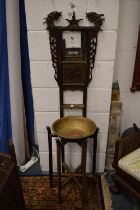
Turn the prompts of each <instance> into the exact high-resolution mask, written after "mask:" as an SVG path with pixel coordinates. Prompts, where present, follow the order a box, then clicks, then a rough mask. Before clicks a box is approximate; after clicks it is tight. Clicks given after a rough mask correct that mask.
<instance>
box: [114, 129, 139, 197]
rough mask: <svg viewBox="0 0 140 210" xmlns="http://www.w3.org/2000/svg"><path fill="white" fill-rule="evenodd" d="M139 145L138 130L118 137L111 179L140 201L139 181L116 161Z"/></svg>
mask: <svg viewBox="0 0 140 210" xmlns="http://www.w3.org/2000/svg"><path fill="white" fill-rule="evenodd" d="M139 147H140V131H139V130H135V131H134V132H132V133H130V134H128V136H125V137H123V138H119V139H118V140H117V142H116V146H115V154H114V161H113V163H112V166H113V168H114V169H115V173H114V174H113V175H112V178H113V180H114V181H115V183H116V184H117V185H118V186H121V187H123V188H124V189H125V190H126V191H127V192H128V193H130V195H132V196H134V198H135V199H137V200H138V201H140V182H139V181H137V180H136V179H135V178H133V177H132V176H130V175H129V174H128V173H126V172H125V171H123V170H122V169H121V168H119V166H118V161H119V160H120V159H121V158H122V157H124V156H125V155H127V154H129V153H130V152H132V151H134V150H135V149H137V148H139Z"/></svg>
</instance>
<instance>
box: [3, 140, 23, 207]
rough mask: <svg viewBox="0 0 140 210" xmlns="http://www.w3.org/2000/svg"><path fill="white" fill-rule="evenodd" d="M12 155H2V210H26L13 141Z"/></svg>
mask: <svg viewBox="0 0 140 210" xmlns="http://www.w3.org/2000/svg"><path fill="white" fill-rule="evenodd" d="M9 147H10V154H11V155H6V154H3V153H0V209H1V210H25V204H24V199H23V195H22V190H21V184H20V180H19V175H18V171H17V165H16V162H15V160H16V159H15V152H14V147H13V144H12V141H10V142H9Z"/></svg>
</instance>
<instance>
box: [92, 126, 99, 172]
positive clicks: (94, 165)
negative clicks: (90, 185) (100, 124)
mask: <svg viewBox="0 0 140 210" xmlns="http://www.w3.org/2000/svg"><path fill="white" fill-rule="evenodd" d="M98 132H99V128H96V131H95V133H94V135H93V161H92V162H93V169H92V170H93V171H92V172H93V173H95V171H96V151H97V136H98Z"/></svg>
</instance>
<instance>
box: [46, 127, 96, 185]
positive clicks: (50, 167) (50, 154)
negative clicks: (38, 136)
mask: <svg viewBox="0 0 140 210" xmlns="http://www.w3.org/2000/svg"><path fill="white" fill-rule="evenodd" d="M46 128H47V132H48V147H49V177H50V187H53V159H52V137H56V136H55V135H54V134H53V133H52V132H51V129H50V127H49V126H47V127H46ZM98 131H99V128H97V129H96V132H95V134H94V135H93V137H92V138H93V173H95V170H96V149H97V135H98ZM64 161H65V157H64V146H63V147H62V162H64ZM62 172H63V173H64V172H65V169H64V167H63V166H62Z"/></svg>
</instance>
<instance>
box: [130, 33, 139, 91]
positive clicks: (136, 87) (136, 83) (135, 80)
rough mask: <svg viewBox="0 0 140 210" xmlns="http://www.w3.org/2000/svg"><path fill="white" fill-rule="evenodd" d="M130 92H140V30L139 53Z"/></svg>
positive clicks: (137, 53)
mask: <svg viewBox="0 0 140 210" xmlns="http://www.w3.org/2000/svg"><path fill="white" fill-rule="evenodd" d="M130 90H131V91H132V92H135V91H140V29H139V35H138V42H137V52H136V59H135V67H134V74H133V81H132V87H131V89H130Z"/></svg>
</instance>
